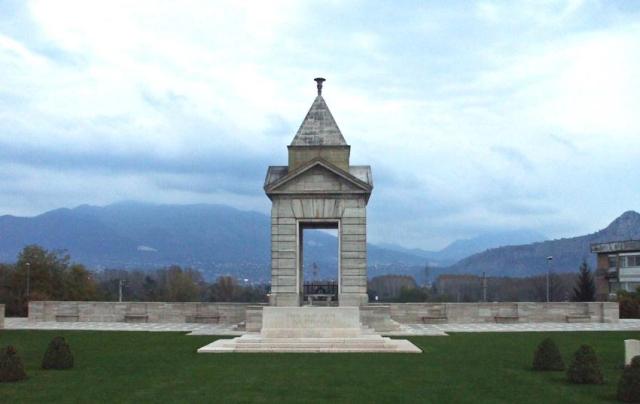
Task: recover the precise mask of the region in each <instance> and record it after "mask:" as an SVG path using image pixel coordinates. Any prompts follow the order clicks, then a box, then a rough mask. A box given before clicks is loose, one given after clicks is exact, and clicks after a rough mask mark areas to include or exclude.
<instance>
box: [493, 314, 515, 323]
mask: <svg viewBox="0 0 640 404" xmlns="http://www.w3.org/2000/svg"><path fill="white" fill-rule="evenodd" d="M493 319H494V321H495V322H496V323H502V324H504V323H517V322H518V320H520V316H518V315H517V314H506V315H499V316H494V317H493Z"/></svg>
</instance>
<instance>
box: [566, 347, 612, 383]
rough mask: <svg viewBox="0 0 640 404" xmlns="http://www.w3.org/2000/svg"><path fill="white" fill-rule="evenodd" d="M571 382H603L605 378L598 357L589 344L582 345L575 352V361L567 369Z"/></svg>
mask: <svg viewBox="0 0 640 404" xmlns="http://www.w3.org/2000/svg"><path fill="white" fill-rule="evenodd" d="M567 377H568V378H569V381H570V382H571V383H578V384H602V383H604V378H603V377H602V372H601V371H600V365H599V364H598V357H597V356H596V353H595V351H594V350H593V348H591V347H590V346H589V345H582V346H581V347H580V348H579V349H578V350H577V351H576V353H575V354H574V357H573V362H572V363H571V366H569V369H568V370H567Z"/></svg>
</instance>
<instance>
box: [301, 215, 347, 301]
mask: <svg viewBox="0 0 640 404" xmlns="http://www.w3.org/2000/svg"><path fill="white" fill-rule="evenodd" d="M322 230H328V231H329V232H324V233H323V232H321V231H322ZM327 233H328V234H327ZM331 235H333V236H335V240H333V239H332V238H331ZM314 236H315V237H314ZM318 242H320V243H321V244H319V245H318ZM314 244H315V245H314ZM297 249H298V251H297V256H298V265H297V273H298V293H299V296H300V304H301V305H325V306H337V305H338V303H339V296H340V221H339V220H322V221H319V220H300V221H298V241H297ZM310 250H313V251H310Z"/></svg>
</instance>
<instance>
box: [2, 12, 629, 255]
mask: <svg viewBox="0 0 640 404" xmlns="http://www.w3.org/2000/svg"><path fill="white" fill-rule="evenodd" d="M638 16H639V14H638V13H637V12H636V11H633V10H625V11H621V10H619V9H618V8H617V7H616V6H615V5H610V4H607V3H601V2H597V1H584V2H582V1H566V2H565V1H545V2H525V3H522V2H519V3H517V4H512V3H509V2H507V3H505V2H482V3H477V5H476V6H475V7H468V6H467V5H465V4H458V5H456V4H453V5H451V4H447V5H446V6H445V5H444V4H438V3H434V4H423V3H419V4H415V5H411V4H406V5H405V6H404V7H396V6H395V5H386V4H384V3H381V4H379V5H378V6H377V7H371V6H370V5H369V4H368V3H364V2H355V3H341V2H336V3H330V4H326V3H323V4H322V6H319V4H317V3H306V2H298V1H291V2H286V1H283V2H277V3H274V2H263V3H260V2H238V1H225V2H215V3H213V2H204V1H202V2H200V1H189V2H180V3H171V2H166V3H165V2H150V1H136V2H91V1H58V2H49V1H34V2H29V3H28V5H27V7H26V10H22V11H20V12H16V13H15V17H14V18H15V21H11V24H2V22H1V21H3V20H2V19H0V75H1V76H2V77H3V81H2V86H1V87H0V128H2V129H3V130H2V131H0V146H2V145H4V147H5V150H4V151H2V150H0V165H1V164H4V167H9V166H10V165H12V167H13V168H12V169H11V170H8V169H7V170H8V171H6V172H7V173H11V174H12V175H16V176H19V178H22V180H21V181H22V182H21V183H20V184H21V185H20V186H17V187H16V186H15V185H14V187H13V188H11V189H12V191H11V193H9V192H8V191H7V192H5V194H4V196H5V199H4V201H5V202H4V204H3V205H0V211H1V212H7V213H35V212H39V211H42V210H45V209H48V208H54V207H58V206H60V205H66V206H69V205H73V204H75V203H86V202H88V203H108V202H112V201H115V200H118V199H124V198H126V199H132V198H140V199H147V200H152V201H154V202H222V203H225V202H226V203H229V204H235V205H238V206H241V207H244V208H247V207H248V208H253V209H259V210H263V211H264V210H266V209H267V208H268V200H266V198H264V197H263V196H262V195H261V189H260V187H259V185H258V186H256V190H255V193H253V194H250V193H247V191H246V189H247V188H248V187H250V186H251V181H254V180H255V183H256V184H259V183H260V182H261V181H262V177H263V174H264V172H263V169H262V168H260V167H262V166H261V164H264V165H265V166H266V165H267V164H268V163H271V164H284V163H285V162H286V148H285V145H286V144H287V143H288V142H289V140H290V138H291V137H292V136H293V134H294V132H295V129H296V128H297V126H298V125H299V123H300V121H301V119H302V118H303V116H304V114H305V113H306V111H307V108H308V107H309V105H310V103H311V100H312V98H313V95H314V91H315V89H314V83H313V82H312V81H311V79H312V78H313V77H315V76H316V75H325V76H326V77H327V78H328V79H329V81H328V82H327V84H326V90H325V94H326V96H325V98H326V99H327V101H328V103H329V105H330V107H331V109H332V111H333V113H334V116H335V117H336V119H337V121H338V124H339V126H340V127H341V129H342V130H343V133H344V135H345V137H346V138H347V140H348V141H349V142H350V143H351V144H352V163H354V164H367V163H371V164H372V165H373V170H374V178H375V179H376V181H378V183H377V185H378V186H376V189H375V191H374V196H373V198H372V200H371V210H372V211H371V217H372V221H371V222H370V223H371V228H372V232H371V237H370V239H371V240H373V241H385V242H396V243H399V244H405V245H412V246H418V247H437V246H441V245H442V244H444V243H446V242H447V241H450V240H451V239H453V238H456V237H463V236H472V235H474V234H475V233H477V232H479V231H482V230H483V229H493V228H521V227H524V228H534V229H537V230H540V231H542V232H543V233H547V234H548V235H550V236H554V235H570V234H571V233H572V232H584V231H591V230H594V229H595V228H597V227H596V226H600V225H601V223H602V222H603V219H602V218H603V217H604V218H605V219H604V221H608V220H610V219H613V217H614V216H615V215H617V214H619V213H621V212H622V211H623V210H627V209H638V208H640V207H639V206H637V200H639V199H638V197H640V194H639V192H640V191H635V190H630V191H629V190H627V191H626V192H625V193H624V194H623V195H620V194H619V193H618V189H620V188H618V187H620V186H623V187H624V185H625V184H626V183H627V182H633V181H636V182H637V180H640V177H639V176H640V174H638V173H637V170H635V171H634V170H633V167H635V166H637V164H636V163H637V153H636V150H637V149H638V147H639V146H640V123H639V122H640V121H638V119H637V118H636V111H638V110H640V81H638V79H637V77H636V74H635V73H636V72H637V71H640V40H639V39H638V38H640V18H638ZM3 18H5V19H7V18H8V19H10V18H11V17H3ZM16 27H17V28H16ZM21 30H22V31H21ZM603 150H606V152H604V153H603ZM40 153H41V154H43V155H44V154H46V155H47V156H48V157H47V156H43V157H38V155H39V154H40ZM82 156H85V157H87V158H93V159H95V160H97V161H96V162H94V164H89V163H88V162H87V161H86V160H87V158H85V159H83V158H82ZM231 156H237V157H236V159H237V161H238V163H237V164H238V165H237V166H233V165H232V164H231V165H230V164H229V163H228V160H229V158H230V157H231ZM610 156H615V158H613V157H610ZM45 157H46V158H45ZM56 159H57V160H56ZM208 159H210V160H211V161H212V162H215V161H217V160H221V161H223V164H222V163H221V164H220V165H215V164H211V165H206V164H205V163H204V162H206V161H207V160H208ZM64 160H66V162H65V161H64ZM137 160H139V162H138V163H136V161H137ZM3 161H4V162H3ZM16 161H19V162H20V166H19V167H17V166H15V164H17V163H16ZM252 161H253V162H255V164H256V167H253V166H251V167H249V166H248V165H250V162H252ZM76 162H77V163H76ZM74 164H75V165H74ZM117 164H125V165H126V170H119V171H118V172H116V173H112V174H109V169H111V168H113V167H114V165H117ZM190 166H194V167H195V168H193V170H191V171H192V172H191V171H190V170H187V169H186V168H185V167H190ZM258 166H259V167H258ZM74 167H75V169H74ZM100 167H102V168H101V169H99V168H100ZM264 169H266V167H264ZM87 170H89V172H87ZM171 170H174V171H175V172H171ZM248 170H253V171H255V174H254V177H255V178H254V177H251V175H248V174H247V171H248ZM619 170H623V172H624V173H625V176H624V179H619V178H616V179H615V180H612V179H611V178H610V177H611V175H612V173H614V172H618V171H619ZM124 171H126V172H124ZM184 171H190V172H186V173H185V172H184ZM235 171H242V173H241V174H237V173H235ZM258 171H259V172H258ZM159 173H160V174H159ZM248 178H249V179H248ZM208 180H209V181H210V184H211V185H207V181H208ZM5 181H9V183H10V182H11V181H10V180H5ZM50 184H55V185H56V186H55V187H52V186H51V185H50ZM60 184H63V185H60ZM614 195H615V196H614ZM83 198H84V199H83ZM585 200H587V201H588V202H585ZM398 212H404V213H406V214H404V213H403V214H400V213H398ZM585 217H586V218H588V219H585Z"/></svg>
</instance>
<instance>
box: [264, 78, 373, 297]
mask: <svg viewBox="0 0 640 404" xmlns="http://www.w3.org/2000/svg"><path fill="white" fill-rule="evenodd" d="M315 81H316V82H317V88H318V96H317V97H316V98H315V100H314V101H313V104H312V105H311V109H309V112H308V113H307V116H306V117H305V118H304V121H302V125H300V129H298V132H297V133H296V135H295V137H294V138H293V141H292V142H291V144H290V145H289V146H288V149H289V164H288V165H286V166H271V167H269V169H268V171H267V177H266V180H265V184H264V190H265V192H266V194H267V196H268V197H269V199H271V201H272V208H271V298H270V303H271V305H274V306H300V305H301V303H302V287H303V282H304V280H303V276H302V275H303V260H302V257H303V252H302V235H303V230H304V229H305V228H316V229H317V228H327V229H337V230H338V302H339V305H340V306H360V305H363V304H366V303H367V301H368V298H367V202H368V201H369V196H370V195H371V190H372V189H373V179H372V177H371V167H369V166H352V165H350V163H349V154H350V149H351V147H350V146H349V145H348V144H347V142H346V141H345V139H344V137H343V136H342V133H341V132H340V129H339V128H338V125H337V124H336V121H335V120H334V119H333V116H332V115H331V112H330V111H329V107H328V106H327V104H326V102H325V101H324V98H322V84H323V82H324V81H325V79H323V78H317V79H315Z"/></svg>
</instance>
